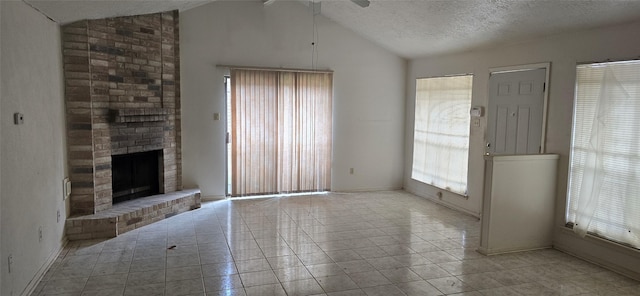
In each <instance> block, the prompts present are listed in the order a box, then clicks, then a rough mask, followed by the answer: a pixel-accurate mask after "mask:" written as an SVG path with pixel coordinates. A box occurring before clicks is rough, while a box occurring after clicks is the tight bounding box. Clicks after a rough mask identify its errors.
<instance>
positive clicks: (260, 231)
mask: <svg viewBox="0 0 640 296" xmlns="http://www.w3.org/2000/svg"><path fill="white" fill-rule="evenodd" d="M479 235H480V223H479V221H478V219H476V218H473V217H470V216H467V215H464V214H461V213H458V212H456V211H453V210H450V209H447V208H445V207H442V206H439V205H437V204H434V203H432V202H429V201H427V200H425V199H422V198H419V197H416V196H414V195H411V194H408V193H406V192H402V191H393V192H372V193H349V194H340V193H331V194H327V195H314V196H297V197H277V198H267V199H253V200H233V201H229V200H225V201H215V202H205V203H203V206H202V208H201V209H198V210H194V211H191V212H187V213H184V214H180V215H177V216H174V217H171V218H169V219H166V220H163V221H161V222H158V223H155V224H152V225H148V226H145V227H143V228H140V229H136V230H134V231H131V232H128V233H125V234H123V235H121V236H119V237H117V238H114V239H109V240H100V241H80V242H70V243H69V244H68V245H67V247H66V248H65V249H64V250H63V252H62V254H61V255H60V256H59V258H58V259H57V260H56V261H55V262H54V264H53V266H52V267H51V268H50V270H49V271H48V272H47V273H46V274H45V276H44V277H43V280H42V281H41V282H40V283H39V284H38V286H37V288H36V291H35V293H34V294H33V295H74V296H75V295H97V296H99V295H127V296H128V295H136V296H138V295H141V296H145V295H167V296H174V295H200V296H202V295H207V296H210V295H381V296H390V295H640V282H637V281H634V280H632V279H629V278H626V277H623V276H620V275H618V274H616V273H613V272H611V271H608V270H605V269H602V268H600V267H598V266H596V265H593V264H590V263H588V262H585V261H582V260H580V259H577V258H574V257H572V256H569V255H566V254H564V253H561V252H558V251H555V250H540V251H531V252H522V253H513V254H507V255H499V256H491V257H485V256H482V255H480V254H478V253H477V252H475V251H474V250H475V248H476V247H477V246H478V243H479ZM173 246H175V247H173Z"/></svg>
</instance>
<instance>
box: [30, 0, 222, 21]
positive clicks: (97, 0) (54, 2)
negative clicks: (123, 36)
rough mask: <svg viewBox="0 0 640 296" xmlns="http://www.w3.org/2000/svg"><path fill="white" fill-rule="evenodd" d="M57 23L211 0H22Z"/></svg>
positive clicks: (180, 7)
mask: <svg viewBox="0 0 640 296" xmlns="http://www.w3.org/2000/svg"><path fill="white" fill-rule="evenodd" d="M23 1H24V2H26V3H28V4H29V5H31V6H33V7H35V8H36V9H38V10H39V11H40V12H42V13H44V14H45V15H46V16H48V17H49V18H51V19H53V20H54V21H56V22H58V23H60V24H66V23H71V22H75V21H79V20H84V19H100V18H107V17H116V16H126V15H137V14H148V13H156V12H162V11H169V10H176V9H177V10H180V11H183V10H187V9H191V8H193V7H196V6H199V5H202V4H206V3H209V2H212V1H215V0H106V1H105V0H23Z"/></svg>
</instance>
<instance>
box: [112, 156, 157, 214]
mask: <svg viewBox="0 0 640 296" xmlns="http://www.w3.org/2000/svg"><path fill="white" fill-rule="evenodd" d="M159 157H160V150H155V151H148V152H139V153H131V154H124V155H113V156H111V167H112V185H113V186H112V187H113V204H116V203H119V202H123V201H126V200H132V199H136V198H140V197H145V196H150V195H154V194H158V193H160V181H159V180H160V175H159V172H160V170H159V168H158V163H159V160H158V158H159Z"/></svg>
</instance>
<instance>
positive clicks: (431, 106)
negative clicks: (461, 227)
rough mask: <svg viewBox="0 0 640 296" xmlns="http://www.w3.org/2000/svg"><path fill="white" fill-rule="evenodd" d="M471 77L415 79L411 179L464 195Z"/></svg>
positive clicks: (465, 190) (465, 188) (465, 191)
mask: <svg viewBox="0 0 640 296" xmlns="http://www.w3.org/2000/svg"><path fill="white" fill-rule="evenodd" d="M472 81H473V76H472V75H464V76H454V77H437V78H420V79H417V80H416V110H415V126H414V130H413V132H414V134H413V166H412V170H411V178H413V179H415V180H418V181H420V182H424V183H427V184H431V185H433V186H436V187H439V188H442V189H445V190H448V191H451V192H455V193H458V194H462V195H467V171H468V158H469V121H470V116H469V109H470V108H471V86H472Z"/></svg>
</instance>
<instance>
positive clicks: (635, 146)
mask: <svg viewBox="0 0 640 296" xmlns="http://www.w3.org/2000/svg"><path fill="white" fill-rule="evenodd" d="M576 74H577V75H576V94H575V107H574V123H573V139H572V147H571V160H570V172H569V190H568V206H567V212H566V218H567V222H569V223H573V229H574V231H575V232H576V233H578V234H580V235H582V236H584V235H586V233H593V234H596V235H599V236H601V237H605V238H608V239H611V240H614V241H617V242H621V243H625V244H628V245H631V246H633V247H635V248H640V198H639V197H640V116H638V114H640V61H628V62H613V63H599V64H590V65H580V66H578V67H577V69H576Z"/></svg>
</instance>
